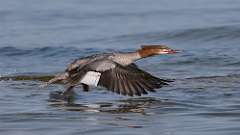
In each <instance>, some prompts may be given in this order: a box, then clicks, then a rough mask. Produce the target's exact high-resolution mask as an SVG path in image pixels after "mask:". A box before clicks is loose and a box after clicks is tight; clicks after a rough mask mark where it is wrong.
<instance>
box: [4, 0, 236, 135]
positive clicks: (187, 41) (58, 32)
mask: <svg viewBox="0 0 240 135" xmlns="http://www.w3.org/2000/svg"><path fill="white" fill-rule="evenodd" d="M239 5H240V1H237V0H198V1H193V0H181V1H177V0H169V1H167V0H121V1H113V0H101V1H98V0H88V1H83V0H51V1H40V0H36V1H30V0H21V1H17V0H12V1H0V31H1V32H0V76H1V78H0V80H1V81H0V91H1V92H0V134H16V135H21V134H25V135H28V134H29V135H32V134H46V135H47V134H49V135H61V134H74V135H75V134H76V135H77V134H91V135H92V134H98V135H106V134H109V135H112V134H132V135H134V134H136V135H139V134H142V135H149V134H162V135H175V134H177V135H186V134H189V135H202V134H209V135H226V134H228V135H231V134H232V135H236V134H239V133H240V126H239V125H240V105H239V103H240V99H239V96H240V89H239V88H240V71H239V67H240V59H239V58H240V53H239V52H240V45H239V44H240V38H239V37H240V23H239V22H240V17H238V16H239V14H240V6H239ZM141 44H167V45H168V46H170V47H172V48H176V49H179V50H181V53H179V54H176V55H171V56H170V55H168V56H158V57H154V58H150V59H145V60H142V61H139V62H138V63H137V64H138V65H139V66H140V67H141V68H142V69H145V70H146V71H148V72H150V73H152V74H155V75H157V76H159V77H164V78H171V79H175V82H173V83H172V84H171V85H170V86H167V87H164V88H161V89H159V90H158V91H157V92H156V93H152V94H150V95H146V96H144V97H134V98H131V97H123V96H119V95H117V94H114V93H111V92H108V91H105V90H104V89H99V88H93V90H92V91H91V92H82V90H81V88H80V87H79V88H77V89H76V92H77V97H76V99H75V100H74V101H72V102H70V103H66V102H56V101H51V100H49V93H50V92H52V91H59V90H63V89H64V87H63V86H62V85H61V84H55V85H52V86H50V87H49V88H47V89H42V88H39V87H38V86H39V85H40V84H41V83H42V82H43V81H46V80H48V79H49V78H51V77H52V75H54V74H56V73H58V72H61V71H63V70H64V69H65V67H66V65H67V64H68V63H70V62H71V61H72V60H74V59H76V58H79V57H82V56H87V55H91V54H95V53H101V52H109V51H119V50H120V51H132V50H135V49H137V48H139V47H140V45H141Z"/></svg>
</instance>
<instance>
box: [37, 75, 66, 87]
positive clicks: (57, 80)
mask: <svg viewBox="0 0 240 135" xmlns="http://www.w3.org/2000/svg"><path fill="white" fill-rule="evenodd" d="M67 78H68V73H66V72H65V73H62V74H60V75H57V76H55V77H54V78H52V79H51V80H49V81H48V82H45V83H43V84H41V85H40V87H41V88H45V87H47V86H48V85H50V84H53V83H57V82H60V81H63V80H66V79H67Z"/></svg>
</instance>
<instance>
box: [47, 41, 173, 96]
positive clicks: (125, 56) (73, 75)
mask: <svg viewBox="0 0 240 135" xmlns="http://www.w3.org/2000/svg"><path fill="white" fill-rule="evenodd" d="M174 53H177V50H173V49H171V48H169V47H167V46H165V45H143V46H142V47H141V48H140V49H138V50H136V51H134V52H113V53H102V54H95V55H91V56H87V57H83V58H79V59H76V60H75V61H73V62H72V63H71V64H69V65H68V67H67V69H66V70H65V72H64V73H62V74H60V75H56V76H55V77H54V78H53V79H51V80H49V81H48V82H46V83H45V84H43V87H46V86H47V85H49V84H52V83H56V82H63V83H64V84H65V86H66V90H65V91H64V92H63V93H62V95H63V97H64V99H68V98H69V96H70V95H71V93H72V92H73V88H74V87H75V86H77V85H79V84H81V85H82V86H83V91H89V86H96V87H98V86H101V87H104V88H106V89H107V90H110V91H113V92H115V93H118V94H121V95H128V96H141V95H142V94H148V92H155V89H158V88H161V87H162V86H163V85H168V83H169V82H171V81H170V80H167V79H160V78H158V77H156V76H153V75H151V74H150V73H147V72H146V71H143V70H142V69H140V68H139V67H138V66H137V65H136V64H134V62H135V61H137V60H140V59H143V58H147V57H151V56H155V55H162V54H174Z"/></svg>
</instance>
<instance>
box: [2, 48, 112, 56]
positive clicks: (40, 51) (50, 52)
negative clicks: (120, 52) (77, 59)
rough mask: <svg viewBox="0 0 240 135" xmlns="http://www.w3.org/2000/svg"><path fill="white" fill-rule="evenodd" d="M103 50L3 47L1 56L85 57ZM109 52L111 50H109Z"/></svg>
mask: <svg viewBox="0 0 240 135" xmlns="http://www.w3.org/2000/svg"><path fill="white" fill-rule="evenodd" d="M102 51H103V50H102V49H98V48H96V49H95V48H83V49H80V48H76V47H42V48H30V49H20V48H17V47H2V48H0V56H8V57H9V56H10V57H11V56H41V57H51V56H61V57H62V56H72V55H74V56H75V55H80V56H81V55H85V54H94V53H98V52H102ZM108 51H109V50H108Z"/></svg>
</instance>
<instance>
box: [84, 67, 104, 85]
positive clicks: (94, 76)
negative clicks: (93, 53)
mask: <svg viewBox="0 0 240 135" xmlns="http://www.w3.org/2000/svg"><path fill="white" fill-rule="evenodd" d="M100 76H101V73H99V72H94V71H88V72H87V73H86V74H85V76H84V77H83V78H82V80H81V83H83V84H87V85H93V86H97V84H98V82H99V79H100Z"/></svg>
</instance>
